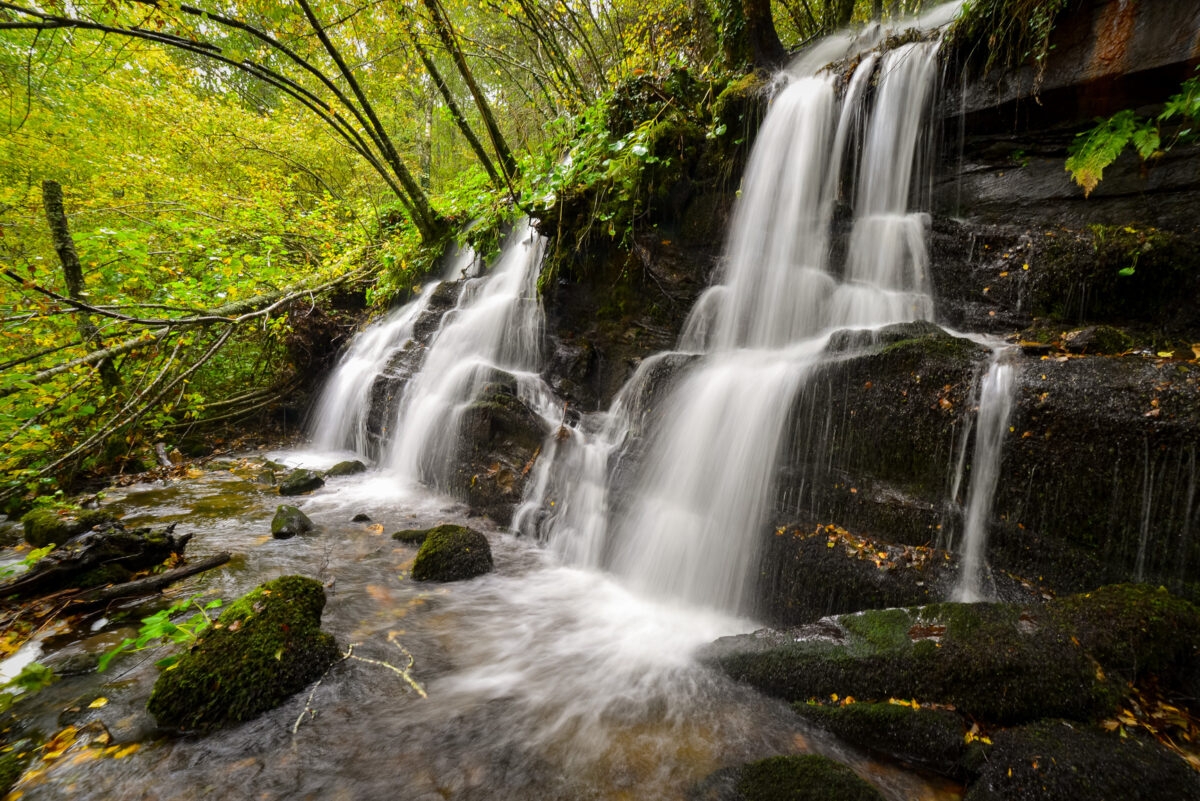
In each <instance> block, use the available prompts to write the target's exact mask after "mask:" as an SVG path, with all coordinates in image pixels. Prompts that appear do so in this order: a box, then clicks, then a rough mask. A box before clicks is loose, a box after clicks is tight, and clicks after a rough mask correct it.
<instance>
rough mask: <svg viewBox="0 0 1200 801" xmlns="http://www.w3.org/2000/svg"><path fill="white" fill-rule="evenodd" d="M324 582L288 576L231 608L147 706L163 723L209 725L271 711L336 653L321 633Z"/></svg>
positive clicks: (165, 677) (163, 679)
mask: <svg viewBox="0 0 1200 801" xmlns="http://www.w3.org/2000/svg"><path fill="white" fill-rule="evenodd" d="M324 606H325V591H324V590H323V589H322V587H321V584H320V582H317V581H314V580H313V579H309V578H303V577H301V576H284V577H282V578H278V579H275V580H274V581H270V582H267V583H266V584H263V585H262V586H260V587H258V588H257V589H255V590H254V591H253V592H251V593H249V594H247V595H245V596H244V597H242V598H241V599H240V600H238V601H237V602H236V603H234V604H233V605H232V606H230V607H229V608H228V609H226V610H225V611H224V612H223V613H222V614H221V616H220V618H218V619H217V621H216V622H215V623H214V624H213V626H212V627H211V628H209V629H208V630H206V631H205V632H203V633H202V634H201V635H200V638H199V640H198V641H197V642H196V644H195V645H193V646H192V648H191V649H190V650H188V651H187V652H186V653H184V654H183V655H182V656H181V657H180V659H179V661H178V662H177V663H176V664H175V666H174V667H173V668H172V669H171V670H167V671H164V672H163V673H162V674H161V675H160V676H159V677H158V681H156V682H155V684H154V691H153V692H152V693H151V695H150V701H149V703H148V704H147V709H148V710H149V711H150V714H152V715H153V716H154V718H155V719H156V720H157V721H158V723H159V725H160V726H164V727H168V728H173V729H186V730H207V729H212V728H216V727H218V726H221V725H223V724H227V723H237V722H240V721H244V720H249V719H250V718H253V717H255V716H256V715H258V714H260V713H262V712H265V711H266V710H268V709H273V708H274V707H276V706H279V704H281V703H283V701H284V700H286V699H287V698H288V697H289V696H290V695H292V694H293V693H296V692H298V691H299V690H301V689H303V688H304V687H305V686H306V685H308V684H310V683H311V682H313V681H314V680H316V679H317V678H319V677H320V676H321V675H322V674H323V673H324V672H325V671H326V670H327V669H328V668H329V666H330V665H332V664H333V663H334V662H335V661H336V660H337V658H338V648H337V644H336V643H335V642H334V640H333V638H332V637H331V636H329V635H328V634H326V633H325V632H323V631H321V610H322V609H323V608H324Z"/></svg>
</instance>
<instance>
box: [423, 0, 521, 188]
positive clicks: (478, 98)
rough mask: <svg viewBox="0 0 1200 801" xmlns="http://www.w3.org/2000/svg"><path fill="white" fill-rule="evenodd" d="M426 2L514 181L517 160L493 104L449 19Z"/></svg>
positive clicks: (503, 166) (433, 0) (431, 1)
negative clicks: (457, 39) (475, 74)
mask: <svg viewBox="0 0 1200 801" xmlns="http://www.w3.org/2000/svg"><path fill="white" fill-rule="evenodd" d="M423 2H424V3H425V8H426V9H428V11H429V16H430V17H431V18H432V20H433V28H434V30H435V31H436V32H437V35H438V39H440V40H441V42H442V46H443V47H445V48H446V52H448V53H449V54H450V57H451V58H452V59H454V66H456V67H458V72H459V74H460V75H462V79H463V83H465V84H466V85H467V89H468V90H469V91H470V92H471V97H473V98H475V106H476V108H478V109H479V115H480V116H481V117H483V127H484V128H485V129H486V130H487V133H488V138H489V139H491V140H492V148H493V149H494V150H495V151H496V156H497V157H498V158H499V159H500V169H501V170H502V171H503V172H504V177H505V178H506V179H507V180H508V181H510V182H511V181H512V180H513V178H515V177H516V175H517V160H516V159H515V158H513V154H512V151H511V150H509V148H508V143H507V142H505V141H504V135H503V134H501V133H500V126H499V125H497V124H496V117H495V115H493V114H492V107H491V105H490V104H489V103H488V101H487V97H485V96H484V94H483V90H482V89H480V88H479V84H477V83H476V82H475V76H474V75H473V74H472V73H471V68H470V67H468V66H467V59H466V57H465V56H464V55H463V52H462V48H460V47H459V46H458V43H457V42H456V41H455V39H454V32H453V31H452V30H451V29H450V20H449V19H447V18H446V16H445V14H443V12H442V9H441V6H440V5H439V4H438V1H437V0H423Z"/></svg>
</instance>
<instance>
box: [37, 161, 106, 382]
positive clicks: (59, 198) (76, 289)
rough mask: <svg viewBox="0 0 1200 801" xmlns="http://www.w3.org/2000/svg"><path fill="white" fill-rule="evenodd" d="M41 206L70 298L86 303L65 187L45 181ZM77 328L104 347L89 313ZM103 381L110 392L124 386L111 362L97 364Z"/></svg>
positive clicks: (95, 344) (82, 316) (81, 317)
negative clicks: (68, 218)
mask: <svg viewBox="0 0 1200 801" xmlns="http://www.w3.org/2000/svg"><path fill="white" fill-rule="evenodd" d="M42 205H43V206H44V207H45V209H46V222H47V223H48V224H49V225H50V236H51V237H52V238H53V240H54V250H55V251H56V252H57V253H58V260H59V261H61V262H62V268H63V278H64V279H65V281H66V284H67V297H69V298H71V299H72V300H76V301H79V302H80V303H83V302H84V296H85V293H84V289H83V286H84V284H83V265H82V264H80V262H79V254H78V253H76V252H75V240H73V239H72V238H71V229H70V226H69V225H68V224H67V213H66V211H65V210H64V209H63V192H62V185H61V184H59V182H58V181H51V180H45V181H42ZM75 327H76V328H77V329H78V331H79V336H80V337H81V338H82V339H83V340H84V342H87V343H89V344H91V345H92V346H93V347H97V348H102V347H104V343H103V342H102V341H101V340H100V332H99V331H98V330H97V329H96V324H95V323H93V322H92V318H91V317H89V316H88V315H86V314H78V315H76V316H75ZM96 367H97V369H98V370H99V371H100V380H101V381H103V382H104V386H105V388H107V389H112V388H114V387H116V386H118V385H119V384H120V383H121V377H120V376H119V375H117V368H116V367H114V366H113V363H112V359H102V360H101V361H100V362H99V363H98V364H97V365H96Z"/></svg>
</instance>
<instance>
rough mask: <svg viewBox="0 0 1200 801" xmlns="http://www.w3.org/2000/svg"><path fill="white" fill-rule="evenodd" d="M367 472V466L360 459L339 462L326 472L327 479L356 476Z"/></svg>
mask: <svg viewBox="0 0 1200 801" xmlns="http://www.w3.org/2000/svg"><path fill="white" fill-rule="evenodd" d="M365 472H367V466H366V465H365V464H363V463H362V462H360V461H359V460H358V459H354V460H352V461H345V462H338V463H337V464H335V465H334V466H333V467H331V468H329V469H328V470H326V471H325V478H336V477H338V476H354V475H358V474H359V473H365Z"/></svg>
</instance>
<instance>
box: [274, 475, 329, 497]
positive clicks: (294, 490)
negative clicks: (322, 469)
mask: <svg viewBox="0 0 1200 801" xmlns="http://www.w3.org/2000/svg"><path fill="white" fill-rule="evenodd" d="M323 486H325V479H323V478H321V476H320V475H318V474H317V473H316V472H314V471H312V470H293V471H292V472H290V473H288V474H287V477H286V478H284V480H283V481H281V482H280V483H279V494H280V495H304V494H305V493H309V492H312V491H313V490H315V489H320V488H321V487H323Z"/></svg>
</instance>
